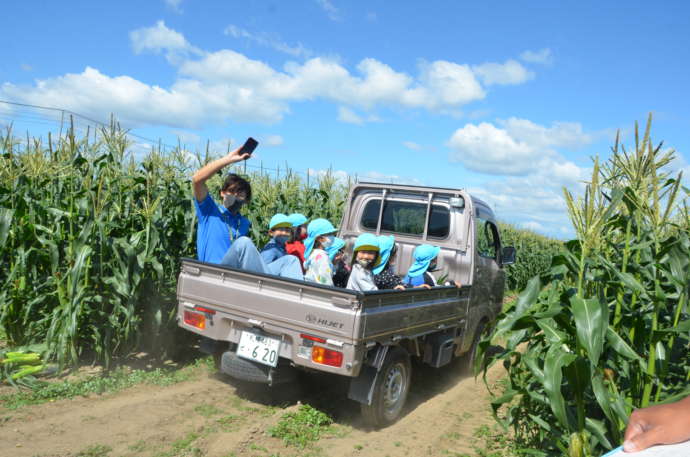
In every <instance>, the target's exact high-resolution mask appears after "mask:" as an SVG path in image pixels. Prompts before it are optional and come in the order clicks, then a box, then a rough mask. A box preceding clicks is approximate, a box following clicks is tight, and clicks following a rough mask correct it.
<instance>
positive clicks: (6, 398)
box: [0, 359, 207, 409]
mask: <svg viewBox="0 0 690 457" xmlns="http://www.w3.org/2000/svg"><path fill="white" fill-rule="evenodd" d="M206 364H207V359H199V360H197V361H196V362H195V363H194V364H192V365H189V366H187V367H185V368H183V369H182V370H179V369H161V368H156V369H155V370H150V371H144V370H131V371H130V370H127V369H125V368H119V369H116V370H113V371H111V372H110V373H109V375H108V376H89V377H88V378H86V379H82V380H78V381H58V382H46V381H42V382H37V383H36V384H34V385H33V386H32V387H33V389H32V390H18V391H16V392H13V393H10V394H4V395H0V405H2V406H4V407H5V408H7V409H17V408H20V407H22V406H26V405H34V404H39V403H45V402H48V401H54V400H61V399H65V398H74V397H79V396H86V395H91V394H104V393H109V392H118V391H121V390H123V389H126V388H128V387H132V386H135V385H138V384H151V385H156V386H169V385H172V384H176V383H178V382H182V381H187V380H189V379H191V378H192V377H193V376H195V373H197V372H198V368H199V367H203V366H204V365H206Z"/></svg>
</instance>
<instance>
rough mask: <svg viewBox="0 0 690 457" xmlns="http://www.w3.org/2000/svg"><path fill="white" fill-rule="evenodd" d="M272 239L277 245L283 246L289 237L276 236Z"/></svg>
mask: <svg viewBox="0 0 690 457" xmlns="http://www.w3.org/2000/svg"><path fill="white" fill-rule="evenodd" d="M273 239H274V240H275V242H276V243H278V244H285V243H287V242H288V240H289V239H290V237H289V236H286V235H276V236H274V237H273Z"/></svg>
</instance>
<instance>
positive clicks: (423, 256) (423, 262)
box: [407, 244, 441, 278]
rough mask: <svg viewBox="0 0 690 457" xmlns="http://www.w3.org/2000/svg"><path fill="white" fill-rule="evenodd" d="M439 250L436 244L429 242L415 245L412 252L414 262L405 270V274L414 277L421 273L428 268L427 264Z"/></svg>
mask: <svg viewBox="0 0 690 457" xmlns="http://www.w3.org/2000/svg"><path fill="white" fill-rule="evenodd" d="M439 252H441V248H439V247H438V246H432V245H430V244H421V245H419V246H417V247H416V248H415V249H414V253H413V254H412V256H413V257H414V263H413V264H412V266H411V267H410V270H409V271H408V272H407V276H409V277H410V278H415V277H417V276H421V275H423V274H424V272H425V271H426V270H428V269H429V264H431V261H432V260H434V258H436V256H437V255H438V253H439Z"/></svg>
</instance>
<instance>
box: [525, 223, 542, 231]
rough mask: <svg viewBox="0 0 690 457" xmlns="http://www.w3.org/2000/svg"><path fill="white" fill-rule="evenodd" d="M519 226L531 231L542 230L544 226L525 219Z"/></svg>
mask: <svg viewBox="0 0 690 457" xmlns="http://www.w3.org/2000/svg"><path fill="white" fill-rule="evenodd" d="M520 227H522V228H524V229H527V230H532V231H533V232H543V231H544V226H543V225H541V224H540V223H539V222H537V221H525V222H522V223H521V224H520Z"/></svg>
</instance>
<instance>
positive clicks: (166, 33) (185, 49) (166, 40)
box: [129, 21, 202, 63]
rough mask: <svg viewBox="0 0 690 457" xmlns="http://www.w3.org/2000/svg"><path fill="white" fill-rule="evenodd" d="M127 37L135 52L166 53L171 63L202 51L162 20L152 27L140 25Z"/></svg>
mask: <svg viewBox="0 0 690 457" xmlns="http://www.w3.org/2000/svg"><path fill="white" fill-rule="evenodd" d="M129 39H130V41H131V43H132V49H133V50H134V53H135V54H142V53H144V52H147V51H148V52H154V53H156V54H160V53H161V52H165V53H166V57H167V58H168V60H169V61H170V62H171V63H175V62H176V61H177V60H178V59H180V58H182V57H183V56H185V55H187V54H188V53H192V54H201V53H202V52H201V51H200V50H199V49H197V48H196V47H194V46H192V45H191V44H190V43H189V42H188V41H187V39H186V38H185V37H184V35H182V34H181V33H179V32H177V31H175V30H173V29H170V28H168V27H166V25H165V22H164V21H158V22H156V25H154V26H152V27H142V28H139V29H136V30H132V31H131V32H129Z"/></svg>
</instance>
